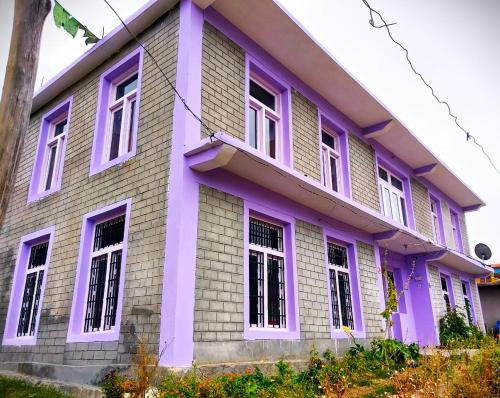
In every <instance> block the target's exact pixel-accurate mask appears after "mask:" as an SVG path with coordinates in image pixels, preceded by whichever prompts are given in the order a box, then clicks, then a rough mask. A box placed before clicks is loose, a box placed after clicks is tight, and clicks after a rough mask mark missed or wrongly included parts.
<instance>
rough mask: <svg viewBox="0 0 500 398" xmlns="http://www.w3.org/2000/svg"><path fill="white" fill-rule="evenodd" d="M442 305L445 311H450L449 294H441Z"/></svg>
mask: <svg viewBox="0 0 500 398" xmlns="http://www.w3.org/2000/svg"><path fill="white" fill-rule="evenodd" d="M443 298H444V305H445V306H446V312H450V311H451V304H450V296H449V295H448V294H443Z"/></svg>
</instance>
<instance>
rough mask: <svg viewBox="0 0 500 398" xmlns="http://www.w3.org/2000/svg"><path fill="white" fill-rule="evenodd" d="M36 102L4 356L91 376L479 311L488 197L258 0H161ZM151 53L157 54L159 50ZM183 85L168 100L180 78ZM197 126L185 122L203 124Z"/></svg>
mask: <svg viewBox="0 0 500 398" xmlns="http://www.w3.org/2000/svg"><path fill="white" fill-rule="evenodd" d="M127 25H128V26H129V28H130V30H131V31H132V32H133V33H134V34H136V35H137V37H138V39H139V40H140V42H141V43H143V44H144V46H145V48H146V49H147V51H145V50H144V49H143V48H142V47H141V46H140V45H139V44H138V43H137V42H136V41H135V40H134V39H133V38H132V37H131V36H130V34H129V33H128V32H127V30H126V29H125V28H124V27H123V26H119V27H117V28H116V29H115V30H113V31H112V32H111V33H109V34H108V35H107V36H106V37H105V38H103V39H102V40H101V41H100V42H99V43H97V44H96V45H94V47H93V48H91V49H90V50H89V51H88V52H86V53H85V54H84V55H83V56H82V57H81V58H80V59H78V60H77V61H75V62H74V63H73V64H72V65H70V66H69V67H68V68H66V69H65V70H63V71H62V72H61V73H60V74H59V75H57V76H56V77H55V78H54V79H52V80H51V81H49V82H48V83H47V84H46V85H45V86H44V87H43V88H42V89H41V90H40V91H38V92H37V93H36V94H35V96H34V101H33V108H32V113H31V120H30V124H29V130H28V132H27V136H26V141H25V145H24V148H23V151H22V153H21V157H20V165H19V169H18V172H17V176H16V182H15V188H14V192H13V194H12V197H11V199H10V203H9V206H8V210H7V214H6V217H5V222H4V224H3V225H2V228H1V231H0V286H1V287H2V288H1V290H0V333H1V346H0V367H1V368H7V369H14V370H21V371H24V372H31V373H34V374H43V375H45V376H49V377H54V378H61V379H66V380H72V381H80V382H95V380H96V378H97V377H98V375H99V374H102V372H104V371H105V369H107V368H109V367H110V366H119V365H123V364H127V363H129V361H130V354H131V352H133V349H134V346H135V344H137V341H138V340H139V339H140V340H142V341H144V342H145V343H146V344H147V345H148V348H149V349H151V350H153V351H155V352H158V353H159V354H161V358H160V362H161V364H162V365H164V366H174V367H187V366H190V365H191V363H192V361H193V360H195V361H196V362H197V363H198V364H200V365H203V364H214V363H221V362H241V363H248V362H254V361H266V360H269V361H271V360H276V359H279V358H284V359H300V358H305V357H306V356H307V355H308V352H309V350H310V349H311V347H312V345H313V344H314V345H315V346H316V347H317V348H318V349H319V350H324V349H326V348H330V349H332V350H333V351H334V352H335V353H337V354H342V353H343V352H344V351H345V350H346V349H347V347H348V346H349V344H350V341H349V339H348V336H347V334H346V333H345V332H344V331H343V330H342V328H343V327H348V328H349V329H351V330H352V333H353V334H354V335H355V336H356V338H357V339H358V340H359V341H366V342H368V341H370V340H371V339H374V338H378V337H383V336H384V323H383V320H382V317H381V315H380V313H381V312H382V310H383V309H384V308H385V298H384V297H385V295H384V288H385V286H386V283H385V281H384V280H385V278H383V274H382V271H381V269H382V267H387V269H388V272H387V275H388V278H390V279H391V280H392V281H393V283H394V285H395V286H396V288H397V289H398V290H400V291H404V293H403V295H402V297H401V300H400V302H399V304H398V311H397V313H395V314H394V315H393V321H394V325H393V327H392V328H391V330H390V332H389V334H390V336H392V337H394V338H397V339H400V340H403V341H405V342H418V343H419V344H421V345H435V344H439V337H438V336H439V333H438V320H439V318H440V317H441V316H442V315H443V314H444V313H445V312H446V311H447V310H450V309H452V308H455V307H456V308H457V309H458V310H459V311H463V312H464V314H467V316H468V318H469V320H470V322H471V323H476V324H478V325H479V326H480V327H483V319H482V313H481V305H480V301H479V296H478V291H477V286H476V283H475V279H474V278H476V277H478V276H481V275H484V274H486V273H488V268H487V267H486V266H484V265H483V264H481V263H480V262H479V261H476V260H474V259H472V258H471V257H470V252H469V238H468V234H467V227H466V223H465V217H464V216H465V213H466V212H468V211H474V210H477V209H479V208H480V207H481V206H483V205H484V203H483V202H482V201H481V199H480V198H479V197H478V196H477V195H476V194H475V193H474V192H472V191H471V190H470V189H469V188H468V187H467V186H466V185H465V184H464V183H463V182H462V181H461V180H460V179H459V178H458V177H457V176H456V175H455V174H453V172H452V171H451V170H450V169H449V168H448V167H447V166H446V165H444V164H443V163H442V162H441V161H440V160H439V159H438V158H437V157H436V156H435V155H434V154H433V153H432V152H430V151H429V149H427V148H426V147H425V146H424V145H423V144H422V143H421V142H420V141H419V140H418V139H417V138H416V137H415V136H414V135H413V134H412V133H411V132H410V131H409V130H408V129H407V128H406V127H405V126H404V124H403V123H402V122H401V121H399V120H398V119H397V118H396V117H395V116H394V115H393V114H391V113H390V111H389V110H387V109H386V108H385V107H384V106H383V105H382V104H381V103H380V102H379V101H377V99H376V98H375V97H374V96H373V95H372V94H370V93H369V92H368V91H367V90H366V89H365V88H364V87H363V86H362V85H361V84H359V83H358V82H357V81H356V80H355V79H354V78H353V77H352V76H351V75H349V73H348V72H347V71H346V70H344V69H343V68H342V67H341V66H340V65H339V64H338V62H337V61H336V60H335V59H334V58H333V57H332V55H331V54H329V53H328V52H327V51H325V49H324V48H322V47H321V45H320V44H318V43H317V42H316V41H315V40H314V38H312V37H311V36H310V35H309V34H308V33H307V32H306V31H305V30H304V29H303V28H302V27H301V26H300V24H299V23H297V22H296V21H295V20H294V19H293V18H292V17H291V16H290V15H288V14H287V12H286V11H285V10H284V9H283V8H282V7H281V6H280V4H279V3H277V2H275V1H272V0H215V1H211V0H181V1H180V2H178V1H176V0H157V1H152V2H150V3H148V4H147V5H146V6H144V7H143V8H142V9H141V10H139V11H138V12H137V13H136V14H135V15H133V16H132V17H131V18H129V19H128V20H127ZM152 57H153V58H152ZM174 89H175V91H176V92H177V93H178V95H177V94H176V92H175V91H174ZM199 119H200V120H201V123H200V120H199Z"/></svg>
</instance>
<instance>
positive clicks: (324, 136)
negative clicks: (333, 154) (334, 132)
mask: <svg viewBox="0 0 500 398" xmlns="http://www.w3.org/2000/svg"><path fill="white" fill-rule="evenodd" d="M321 141H322V142H323V144H325V145H327V146H329V147H330V148H332V149H335V138H333V137H332V136H331V135H330V134H328V133H327V132H326V131H322V132H321Z"/></svg>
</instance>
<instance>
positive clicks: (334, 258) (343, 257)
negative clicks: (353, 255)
mask: <svg viewBox="0 0 500 398" xmlns="http://www.w3.org/2000/svg"><path fill="white" fill-rule="evenodd" d="M328 263H329V264H332V265H336V266H337V267H342V268H346V269H347V268H349V265H348V263H347V249H346V248H345V247H343V246H338V245H335V244H333V243H330V242H328Z"/></svg>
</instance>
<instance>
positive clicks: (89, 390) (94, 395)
mask: <svg viewBox="0 0 500 398" xmlns="http://www.w3.org/2000/svg"><path fill="white" fill-rule="evenodd" d="M0 376H5V377H8V378H11V379H18V380H22V381H24V382H26V383H29V384H32V385H35V386H43V387H52V388H55V389H56V390H58V391H61V392H62V393H64V394H67V395H70V396H71V397H74V398H104V394H103V392H102V390H101V389H100V388H99V387H95V386H89V385H84V384H76V383H66V382H63V381H56V380H52V379H44V378H40V377H34V376H31V375H30V376H28V375H25V374H20V373H16V372H11V371H8V370H0Z"/></svg>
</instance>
